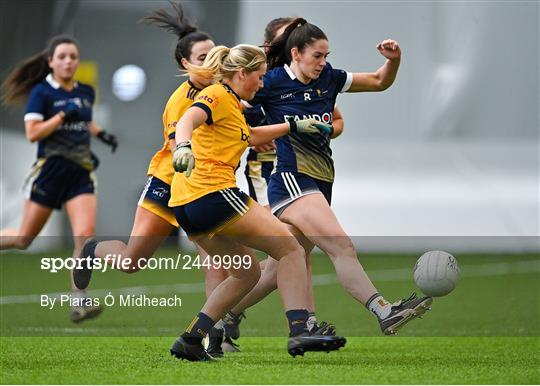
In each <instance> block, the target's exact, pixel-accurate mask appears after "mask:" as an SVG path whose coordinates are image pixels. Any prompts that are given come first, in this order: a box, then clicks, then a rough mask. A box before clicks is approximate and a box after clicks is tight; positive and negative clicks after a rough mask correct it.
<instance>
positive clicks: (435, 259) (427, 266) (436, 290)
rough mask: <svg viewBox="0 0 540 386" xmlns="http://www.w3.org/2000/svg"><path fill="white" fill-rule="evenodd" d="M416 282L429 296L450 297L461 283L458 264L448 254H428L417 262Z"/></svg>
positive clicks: (435, 252)
mask: <svg viewBox="0 0 540 386" xmlns="http://www.w3.org/2000/svg"><path fill="white" fill-rule="evenodd" d="M414 281H415V282H416V285H417V286H418V287H419V288H420V289H421V290H422V292H423V293H425V294H426V295H428V296H444V295H448V294H449V293H450V292H452V291H453V290H454V288H456V285H457V283H458V281H459V266H458V262H457V260H456V259H455V257H454V256H452V255H451V254H449V253H447V252H443V251H429V252H426V253H424V254H423V255H422V256H420V258H419V259H418V261H417V262H416V265H415V267H414Z"/></svg>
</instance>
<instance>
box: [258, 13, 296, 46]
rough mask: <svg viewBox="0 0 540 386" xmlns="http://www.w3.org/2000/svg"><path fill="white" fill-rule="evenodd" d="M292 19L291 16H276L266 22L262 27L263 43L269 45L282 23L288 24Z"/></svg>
mask: <svg viewBox="0 0 540 386" xmlns="http://www.w3.org/2000/svg"><path fill="white" fill-rule="evenodd" d="M293 21H294V18H292V17H278V18H276V19H272V20H270V21H269V22H268V24H267V25H266V27H265V28H264V44H265V45H270V44H271V43H272V42H273V41H274V39H275V38H276V33H277V31H278V30H279V29H280V28H281V27H283V26H284V25H287V24H290V23H292V22H293Z"/></svg>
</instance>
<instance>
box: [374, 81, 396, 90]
mask: <svg viewBox="0 0 540 386" xmlns="http://www.w3.org/2000/svg"><path fill="white" fill-rule="evenodd" d="M392 83H393V82H384V81H380V82H378V83H377V85H376V88H375V90H376V91H384V90H387V89H388V88H390V86H391V85H392Z"/></svg>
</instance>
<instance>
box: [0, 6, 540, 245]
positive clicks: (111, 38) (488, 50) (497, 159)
mask: <svg viewBox="0 0 540 386" xmlns="http://www.w3.org/2000/svg"><path fill="white" fill-rule="evenodd" d="M184 4H185V6H186V9H187V11H188V14H189V15H190V16H192V17H193V18H195V19H196V20H197V22H198V24H199V26H200V27H201V29H203V30H206V31H208V32H210V33H211V34H212V35H213V36H214V38H215V41H216V43H219V44H227V45H232V44H235V43H240V42H242V43H252V44H260V43H261V41H262V32H263V29H264V26H265V25H266V23H267V22H268V21H269V20H270V19H272V18H274V17H279V16H289V15H292V16H302V17H305V18H306V19H307V20H308V21H310V22H312V23H314V24H316V25H319V26H320V27H321V28H322V29H323V30H324V31H325V32H326V33H327V35H328V37H329V41H330V49H331V51H332V52H331V55H330V58H329V61H330V62H331V63H332V65H333V66H334V67H336V68H343V69H346V70H348V71H353V72H358V71H360V72H361V71H374V70H376V69H377V68H378V67H379V66H380V65H381V64H382V63H383V61H384V59H383V58H382V56H380V54H379V53H378V52H377V50H376V49H375V45H376V44H377V43H378V42H379V41H381V40H383V39H385V38H389V37H391V38H394V39H396V40H398V41H399V42H400V44H401V47H402V50H403V59H402V64H401V68H400V72H399V75H398V79H397V80H396V83H395V84H394V85H393V86H392V88H391V89H389V90H388V91H386V92H384V93H372V94H369V93H363V94H357V95H343V96H341V97H340V98H339V99H338V105H339V106H340V108H341V109H342V112H343V114H344V116H345V121H346V127H345V133H344V134H343V136H342V137H340V138H338V139H337V140H335V142H334V144H333V149H334V153H335V160H336V168H337V179H336V183H335V189H334V202H333V207H334V210H335V212H336V214H337V216H338V218H339V219H340V221H341V222H342V224H343V226H344V228H345V229H346V230H347V232H348V233H349V234H351V235H355V236H362V235H367V236H407V235H419V236H445V235H453V236H479V235H482V236H512V237H514V236H538V235H539V234H540V231H539V213H540V211H539V201H540V198H539V193H538V186H539V150H538V149H539V105H540V102H539V29H538V24H539V23H538V20H539V3H538V2H537V1H529V2H525V1H508V2H505V1H501V2H362V1H346V2H344V1H333V2H319V1H310V2H303V1H302V2H291V1H287V2H284V1H279V2H277V1H198V2H184ZM0 6H1V7H2V8H1V9H0V15H1V16H0V18H1V19H0V20H1V23H2V25H1V27H0V43H1V45H2V52H7V55H6V56H5V58H3V59H2V62H1V67H0V73H1V74H2V76H5V74H6V69H7V68H9V67H11V66H12V65H13V64H14V63H16V62H18V61H19V60H21V59H23V58H25V57H27V56H28V55H30V54H33V53H34V52H36V51H37V50H39V49H41V48H42V47H43V46H44V44H45V41H46V39H47V38H48V37H49V36H50V35H51V34H53V33H54V32H68V33H72V34H74V35H75V36H76V38H77V39H78V40H79V41H80V43H81V48H82V50H81V51H82V52H81V55H82V58H83V59H88V60H95V61H97V62H98V63H99V75H100V82H99V94H100V105H101V106H99V107H98V109H97V112H98V114H97V119H98V121H99V120H101V121H102V122H103V123H104V124H105V126H106V128H107V129H108V130H110V131H112V132H114V133H115V134H117V135H118V137H119V139H120V141H121V145H120V148H119V150H118V152H117V153H116V154H114V155H111V154H109V153H108V150H107V149H106V148H105V147H104V146H102V145H101V144H99V143H95V144H94V150H95V151H96V153H97V154H98V155H99V156H100V158H101V161H102V165H101V167H100V169H99V170H98V177H99V183H100V185H99V213H98V226H97V231H98V234H101V235H126V234H128V233H129V231H130V229H131V224H132V220H133V213H134V210H135V205H136V201H137V199H138V196H139V194H140V191H141V189H142V187H143V185H144V182H145V176H144V173H145V170H146V167H147V164H148V161H149V159H150V158H151V156H152V154H153V152H154V151H155V150H156V149H157V148H159V147H160V146H161V132H162V127H161V114H162V110H163V106H164V104H165V102H166V100H167V98H168V96H169V94H170V93H171V92H172V91H173V90H174V89H175V88H176V87H177V85H178V84H179V82H180V81H181V80H180V79H179V78H178V77H176V75H177V73H178V72H177V69H176V66H175V63H174V59H173V56H172V50H173V44H174V39H173V37H172V36H169V35H167V34H166V33H165V32H163V31H161V30H159V29H158V28H156V27H150V26H144V25H138V24H137V23H136V22H137V20H138V19H139V18H140V17H142V16H144V15H145V14H146V13H147V12H148V11H149V10H150V9H154V8H158V7H167V6H168V5H167V2H166V1H133V2H126V1H99V0H80V1H67V0H65V1H62V0H57V1H4V2H2V3H0ZM64 15H67V18H64ZM70 15H71V16H70ZM29 24H31V25H32V26H33V27H32V29H30V28H26V26H28V25H29ZM130 63H131V64H137V65H138V66H140V67H142V68H143V69H144V70H145V71H146V74H147V88H146V91H145V93H144V94H143V95H142V97H141V98H139V99H137V100H136V101H134V102H129V103H125V102H120V101H119V100H117V99H116V98H115V97H114V96H113V95H112V93H111V77H112V73H113V72H114V70H116V69H117V68H118V67H120V66H121V65H123V64H130ZM0 127H1V128H2V143H1V146H2V157H1V160H2V178H1V180H2V190H1V191H2V192H3V194H2V198H1V200H0V203H2V202H3V203H5V202H6V201H7V200H8V198H9V197H13V196H14V195H15V196H16V195H20V193H19V190H18V185H17V183H19V182H16V181H13V180H11V179H10V180H8V181H7V182H6V176H8V175H11V174H12V173H11V170H12V168H14V167H16V168H19V169H21V173H22V174H24V173H26V172H27V170H28V167H29V166H30V164H31V163H32V161H33V159H32V156H33V151H34V149H33V146H32V145H27V149H28V152H29V153H28V154H29V156H28V159H27V160H25V161H24V162H20V163H19V162H17V163H16V165H15V166H14V160H15V159H17V160H18V159H20V154H21V150H17V152H18V153H17V154H18V157H17V156H16V155H14V154H12V153H10V149H13V148H14V147H12V146H7V145H6V144H7V143H11V142H9V141H12V140H17V138H19V141H21V142H24V137H23V125H22V111H21V110H20V109H19V110H9V111H6V110H5V109H4V108H2V111H1V113H0ZM14 138H15V139H14ZM8 139H9V141H8ZM17 175H18V174H17ZM239 185H240V186H241V187H245V186H246V185H245V182H244V181H243V177H241V176H239ZM5 207H6V206H5V205H4V208H3V209H2V212H3V213H2V226H6V225H8V224H6V221H7V220H6V218H8V216H6V214H5V212H6V210H4V209H5ZM12 217H13V216H11V217H9V218H10V219H11V218H12ZM10 221H11V220H10ZM11 222H13V221H11ZM9 225H10V226H12V225H15V224H11V223H10V224H9ZM510 244H511V246H510V247H511V248H513V247H512V246H514V247H515V246H516V245H519V243H517V244H516V243H515V242H512V243H510ZM484 247H490V246H489V245H484ZM373 248H378V247H377V246H376V245H374V246H373ZM528 248H529V249H530V248H533V249H534V248H537V246H536V245H533V246H532V247H531V246H529V247H528Z"/></svg>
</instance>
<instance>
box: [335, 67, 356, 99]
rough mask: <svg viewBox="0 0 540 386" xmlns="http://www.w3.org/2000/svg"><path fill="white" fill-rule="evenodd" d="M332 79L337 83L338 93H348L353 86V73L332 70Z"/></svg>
mask: <svg viewBox="0 0 540 386" xmlns="http://www.w3.org/2000/svg"><path fill="white" fill-rule="evenodd" d="M331 72H332V78H333V79H334V81H335V82H336V85H337V87H336V91H337V92H338V93H341V92H346V91H347V90H348V89H349V88H350V87H351V84H352V73H350V72H347V71H344V70H338V69H335V68H331Z"/></svg>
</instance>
